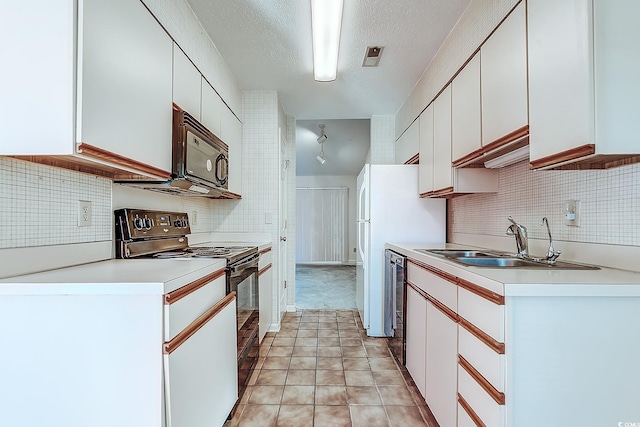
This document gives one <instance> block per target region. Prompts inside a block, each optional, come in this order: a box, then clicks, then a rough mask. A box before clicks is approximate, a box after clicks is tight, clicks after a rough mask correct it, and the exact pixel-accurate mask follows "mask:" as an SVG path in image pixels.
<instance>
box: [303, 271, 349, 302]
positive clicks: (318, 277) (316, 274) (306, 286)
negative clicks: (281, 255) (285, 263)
mask: <svg viewBox="0 0 640 427" xmlns="http://www.w3.org/2000/svg"><path fill="white" fill-rule="evenodd" d="M296 308H297V309H298V310H301V309H330V310H344V309H347V310H355V309H356V267H355V266H354V265H342V264H335V265H326V264H296Z"/></svg>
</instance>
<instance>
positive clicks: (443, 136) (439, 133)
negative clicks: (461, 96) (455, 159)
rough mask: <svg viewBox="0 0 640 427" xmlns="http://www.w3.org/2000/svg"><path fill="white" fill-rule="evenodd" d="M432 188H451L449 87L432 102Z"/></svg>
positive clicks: (436, 189)
mask: <svg viewBox="0 0 640 427" xmlns="http://www.w3.org/2000/svg"><path fill="white" fill-rule="evenodd" d="M433 158H434V164H433V187H434V190H435V191H441V190H446V189H449V188H450V187H452V186H453V178H452V173H451V85H449V86H447V87H446V89H445V90H443V91H442V93H441V94H440V95H438V97H437V98H436V100H435V101H433Z"/></svg>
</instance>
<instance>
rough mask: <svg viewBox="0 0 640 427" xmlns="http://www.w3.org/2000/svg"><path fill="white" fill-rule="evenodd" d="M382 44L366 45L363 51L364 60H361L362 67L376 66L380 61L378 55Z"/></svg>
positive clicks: (382, 47) (379, 55)
mask: <svg viewBox="0 0 640 427" xmlns="http://www.w3.org/2000/svg"><path fill="white" fill-rule="evenodd" d="M383 50H384V46H367V50H366V52H365V53H364V61H362V66H363V67H377V66H378V64H379V63H380V57H381V56H382V51H383Z"/></svg>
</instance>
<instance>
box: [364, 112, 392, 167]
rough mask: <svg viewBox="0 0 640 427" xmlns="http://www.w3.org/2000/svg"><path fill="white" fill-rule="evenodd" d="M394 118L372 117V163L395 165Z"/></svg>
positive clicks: (370, 152)
mask: <svg viewBox="0 0 640 427" xmlns="http://www.w3.org/2000/svg"><path fill="white" fill-rule="evenodd" d="M394 129H395V118H394V116H371V137H370V138H371V146H370V151H369V154H370V156H371V157H370V159H369V160H370V163H371V164H377V165H391V164H394V163H395V159H396V152H395V140H396V139H395V131H394Z"/></svg>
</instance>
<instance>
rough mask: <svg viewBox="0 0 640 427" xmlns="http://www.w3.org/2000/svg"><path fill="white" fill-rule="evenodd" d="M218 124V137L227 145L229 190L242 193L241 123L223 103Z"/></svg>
mask: <svg viewBox="0 0 640 427" xmlns="http://www.w3.org/2000/svg"><path fill="white" fill-rule="evenodd" d="M220 126H221V134H220V138H221V139H222V141H224V142H225V143H226V144H227V145H228V146H229V191H231V192H232V193H235V194H238V195H240V194H242V123H241V122H240V120H238V118H237V117H236V116H235V115H234V114H233V112H232V111H231V110H230V109H229V108H227V106H226V105H224V106H223V108H222V114H221V125H220ZM214 133H215V132H214Z"/></svg>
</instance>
